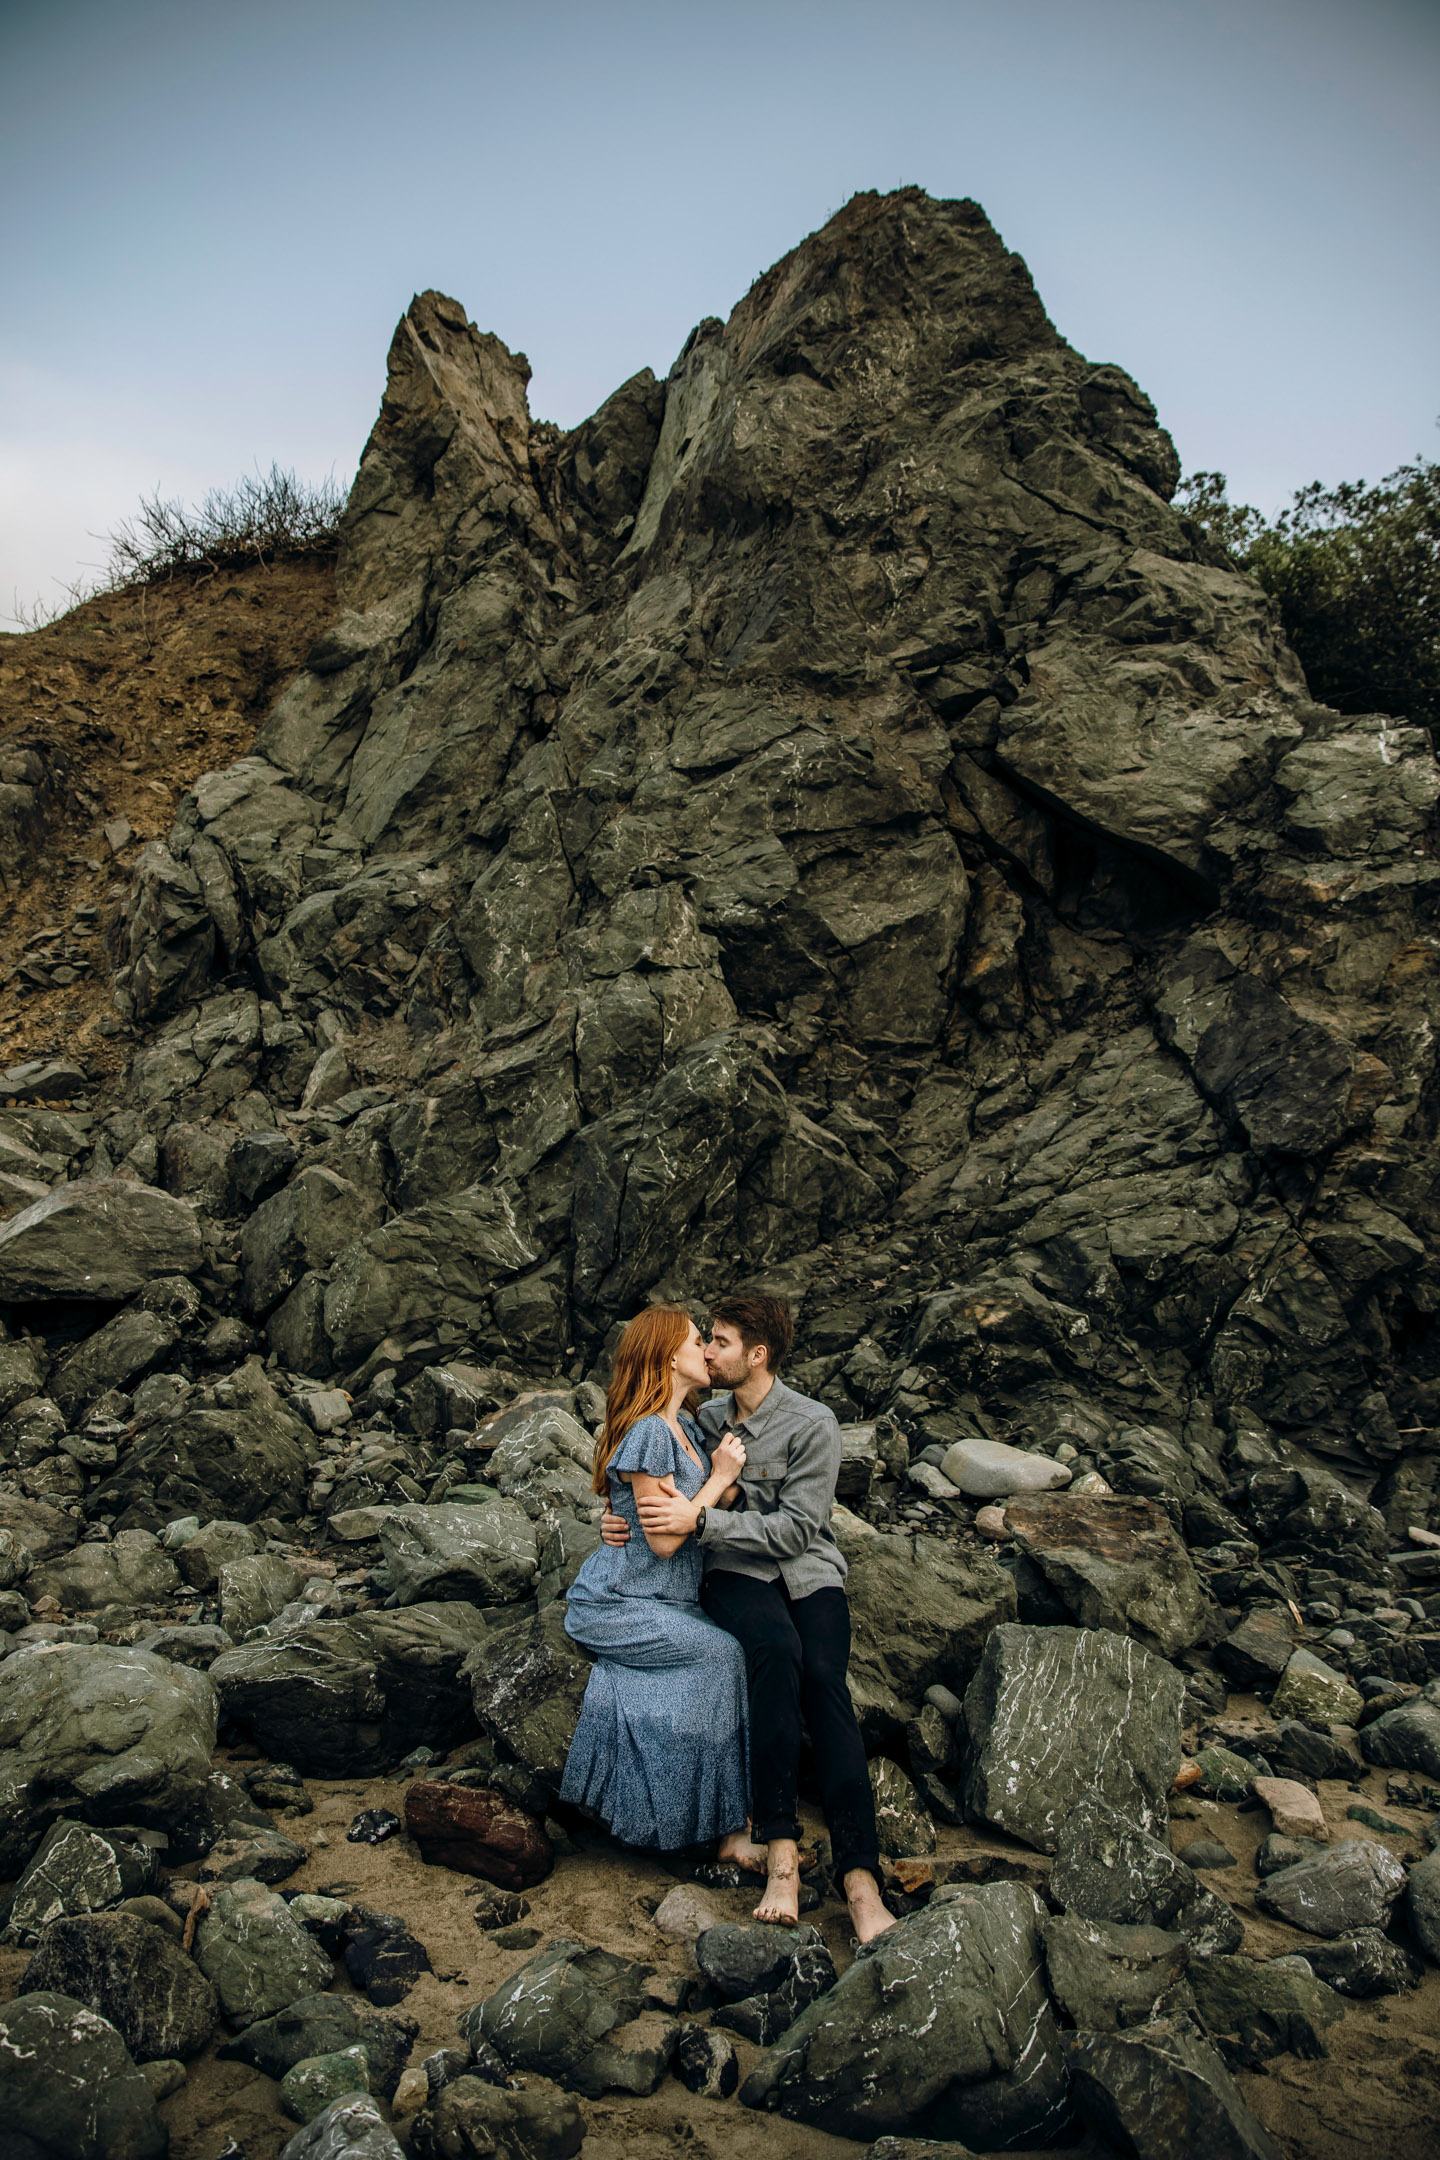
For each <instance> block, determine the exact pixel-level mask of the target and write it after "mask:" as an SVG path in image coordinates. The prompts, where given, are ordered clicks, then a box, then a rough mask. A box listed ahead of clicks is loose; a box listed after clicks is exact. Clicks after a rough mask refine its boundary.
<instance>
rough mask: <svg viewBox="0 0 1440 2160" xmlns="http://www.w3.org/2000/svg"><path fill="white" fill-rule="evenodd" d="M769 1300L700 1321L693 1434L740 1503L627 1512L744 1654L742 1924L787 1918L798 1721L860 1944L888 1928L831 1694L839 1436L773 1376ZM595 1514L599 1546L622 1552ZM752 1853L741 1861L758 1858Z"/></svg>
mask: <svg viewBox="0 0 1440 2160" xmlns="http://www.w3.org/2000/svg"><path fill="white" fill-rule="evenodd" d="M794 1335H795V1327H794V1322H793V1321H792V1319H791V1317H790V1308H789V1306H788V1305H787V1304H786V1303H785V1301H784V1300H783V1299H781V1298H770V1297H760V1296H751V1295H748V1294H745V1295H737V1296H735V1297H725V1298H721V1299H720V1300H719V1301H718V1302H717V1303H716V1305H715V1306H714V1308H713V1310H712V1313H711V1336H710V1342H709V1345H708V1347H707V1349H706V1362H707V1364H708V1365H709V1367H710V1377H711V1380H712V1381H713V1382H714V1384H715V1385H716V1386H717V1387H723V1388H726V1389H728V1390H729V1391H730V1392H729V1393H728V1394H724V1395H719V1396H716V1397H714V1398H712V1400H711V1401H710V1402H708V1403H707V1404H706V1405H705V1406H704V1408H703V1409H702V1410H701V1412H700V1422H701V1424H702V1425H703V1426H704V1428H705V1430H706V1432H707V1434H708V1435H709V1437H710V1439H711V1441H712V1443H713V1442H714V1441H716V1440H718V1439H719V1437H720V1435H721V1434H722V1433H723V1432H725V1431H727V1430H729V1431H732V1432H735V1433H737V1434H738V1435H739V1437H740V1438H741V1439H742V1440H743V1441H744V1443H745V1468H744V1470H743V1472H742V1473H741V1502H740V1505H739V1506H737V1507H735V1508H733V1509H716V1508H712V1509H710V1510H708V1511H707V1510H705V1509H703V1508H697V1507H696V1506H695V1504H694V1503H693V1502H692V1501H690V1500H687V1499H685V1497H684V1496H683V1494H680V1493H674V1494H664V1493H662V1494H659V1495H656V1496H655V1497H653V1498H651V1499H648V1500H640V1501H639V1502H637V1506H638V1509H639V1513H640V1519H641V1522H642V1524H643V1526H644V1528H645V1529H646V1530H647V1531H654V1532H659V1533H661V1534H665V1535H671V1536H673V1535H675V1534H676V1533H679V1534H681V1535H693V1536H695V1537H696V1538H698V1540H699V1542H700V1545H701V1547H702V1548H703V1550H704V1554H705V1577H704V1584H703V1587H702V1589H701V1602H702V1603H703V1604H704V1607H705V1610H706V1612H707V1613H708V1614H709V1615H710V1617H711V1619H712V1620H714V1621H715V1622H716V1623H717V1625H719V1626H720V1627H723V1628H724V1629H726V1631H727V1632H728V1633H729V1634H731V1635H733V1636H734V1637H735V1638H736V1640H737V1641H738V1642H739V1643H740V1644H741V1646H742V1647H743V1649H744V1651H745V1657H746V1663H747V1666H748V1669H749V1680H750V1758H751V1790H752V1817H751V1834H752V1836H753V1837H754V1838H755V1840H756V1841H757V1843H758V1844H762V1845H764V1846H765V1847H766V1848H767V1853H766V1872H767V1881H766V1886H765V1894H764V1896H763V1897H762V1899H761V1901H760V1903H759V1905H758V1906H757V1907H756V1918H757V1919H760V1920H779V1921H785V1922H790V1923H793V1922H794V1921H795V1920H796V1919H797V1918H798V1915H799V1896H800V1873H799V1847H798V1838H799V1832H800V1825H799V1821H798V1818H797V1815H796V1788H797V1782H798V1775H799V1763H800V1741H801V1714H802V1711H803V1714H804V1721H805V1724H806V1726H808V1728H809V1733H810V1740H811V1744H812V1746H813V1749H814V1754H815V1767H816V1772H817V1775H818V1779H819V1784H820V1795H821V1801H822V1804H823V1806H824V1809H825V1819H826V1822H827V1823H828V1824H829V1827H830V1842H831V1847H832V1851H833V1855H834V1866H835V1874H836V1878H837V1880H838V1881H839V1882H840V1883H841V1884H842V1885H843V1887H844V1891H845V1897H846V1900H847V1902H848V1904H849V1907H850V1915H851V1919H852V1921H853V1923H854V1927H855V1932H856V1934H857V1936H858V1937H859V1939H860V1940H861V1941H862V1942H868V1941H869V1940H870V1938H871V1937H872V1936H874V1935H878V1934H879V1933H880V1932H881V1930H882V1929H884V1928H887V1927H889V1926H890V1925H891V1917H890V1914H889V1913H888V1912H887V1911H886V1909H885V1906H884V1904H883V1903H882V1901H881V1897H880V1885H879V1875H880V1855H879V1849H878V1846H877V1842H876V1834H875V1803H874V1798H873V1795H872V1792H871V1787H870V1772H869V1767H868V1765H867V1763H866V1760H865V1745H864V1742H863V1741H862V1740H861V1738H860V1729H859V1727H858V1725H857V1724H856V1722H855V1711H854V1707H853V1705H852V1703H851V1701H850V1690H849V1688H848V1686H847V1685H846V1679H845V1675H846V1668H847V1666H848V1664H849V1661H850V1608H849V1606H848V1604H847V1603H846V1599H845V1589H844V1584H845V1574H846V1567H845V1561H844V1558H843V1556H842V1555H841V1552H840V1549H839V1547H838V1546H837V1544H836V1543H835V1539H834V1536H833V1534H832V1532H831V1529H830V1510H831V1508H832V1506H833V1505H834V1501H835V1481H836V1478H837V1477H838V1475H839V1471H840V1427H839V1426H838V1424H837V1423H836V1421H835V1418H834V1415H833V1413H832V1412H831V1411H829V1410H827V1409H826V1408H825V1405H824V1404H823V1403H818V1402H813V1401H812V1400H811V1399H810V1397H809V1396H808V1395H799V1394H796V1392H795V1391H794V1389H792V1388H788V1387H786V1385H785V1383H784V1381H783V1380H781V1379H779V1378H778V1377H777V1375H778V1371H779V1367H780V1366H781V1365H782V1363H783V1362H784V1359H785V1357H786V1355H787V1353H788V1351H789V1349H790V1346H791V1343H792V1342H793V1340H794ZM624 1528H625V1526H624V1524H623V1522H621V1521H620V1520H619V1519H618V1518H617V1517H614V1516H609V1515H607V1516H606V1518H605V1523H604V1525H603V1531H604V1535H605V1536H606V1537H607V1538H608V1539H609V1540H610V1542H611V1543H623V1541H624V1540H623V1536H617V1533H623V1531H624ZM758 1858H759V1855H758V1854H757V1855H756V1859H757V1860H758Z"/></svg>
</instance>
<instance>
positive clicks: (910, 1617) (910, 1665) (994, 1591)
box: [843, 1537, 1015, 1746]
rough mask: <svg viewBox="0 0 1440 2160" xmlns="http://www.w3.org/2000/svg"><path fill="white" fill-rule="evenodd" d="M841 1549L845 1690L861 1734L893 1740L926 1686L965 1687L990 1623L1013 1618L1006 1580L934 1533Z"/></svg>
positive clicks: (990, 1564)
mask: <svg viewBox="0 0 1440 2160" xmlns="http://www.w3.org/2000/svg"><path fill="white" fill-rule="evenodd" d="M843 1550H844V1553H845V1557H846V1559H847V1561H848V1562H849V1565H850V1573H849V1575H848V1576H847V1578H846V1583H845V1591H846V1597H847V1599H848V1602H849V1605H850V1618H851V1649H850V1667H849V1683H850V1693H851V1697H852V1699H853V1701H854V1704H855V1711H856V1715H857V1716H858V1718H859V1720H860V1726H861V1730H862V1732H863V1733H864V1734H865V1737H866V1740H867V1742H868V1743H869V1744H870V1745H872V1746H879V1745H882V1744H888V1743H893V1741H894V1740H896V1739H897V1738H898V1737H899V1733H900V1729H901V1728H902V1727H903V1725H904V1724H905V1723H906V1722H907V1720H909V1719H912V1718H914V1717H916V1716H918V1714H919V1711H920V1707H921V1704H922V1702H923V1700H924V1696H925V1691H926V1689H927V1688H929V1687H935V1686H945V1687H947V1688H949V1689H952V1690H958V1689H963V1688H964V1687H965V1685H966V1683H967V1682H968V1681H969V1679H970V1678H971V1676H972V1674H973V1673H974V1671H975V1667H976V1666H977V1665H978V1663H979V1662H980V1653H981V1651H982V1650H983V1649H984V1647H985V1643H986V1641H987V1639H988V1637H989V1635H990V1631H991V1629H992V1628H994V1627H996V1626H997V1625H998V1624H999V1623H1000V1622H1001V1621H1002V1620H1012V1619H1013V1618H1014V1617H1015V1589H1014V1583H1013V1581H1012V1579H1011V1578H1010V1577H1009V1576H1008V1575H1007V1574H1006V1572H1005V1570H1004V1569H1003V1568H1001V1567H999V1566H997V1564H996V1563H995V1562H994V1561H993V1560H990V1559H988V1558H987V1557H985V1556H984V1555H978V1554H977V1555H968V1554H964V1553H960V1552H957V1551H956V1550H955V1549H954V1547H952V1546H947V1545H944V1544H942V1543H941V1542H940V1540H939V1539H938V1538H928V1537H917V1538H914V1539H910V1538H898V1537H866V1538H863V1539H855V1540H853V1541H852V1540H849V1539H847V1540H846V1541H845V1544H844V1547H843ZM901 1612H903V1613H904V1615H905V1625H904V1626H903V1627H899V1626H897V1625H896V1615H897V1613H901Z"/></svg>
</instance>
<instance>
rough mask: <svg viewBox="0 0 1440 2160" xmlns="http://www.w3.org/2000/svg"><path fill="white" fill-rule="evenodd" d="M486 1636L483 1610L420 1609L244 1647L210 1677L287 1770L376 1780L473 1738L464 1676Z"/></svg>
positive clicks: (310, 1628) (324, 1624) (316, 1624)
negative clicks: (425, 1753)
mask: <svg viewBox="0 0 1440 2160" xmlns="http://www.w3.org/2000/svg"><path fill="white" fill-rule="evenodd" d="M486 1638H487V1630H486V1626H485V1621H484V1619H483V1618H482V1616H481V1614H480V1613H479V1612H478V1611H477V1610H476V1608H475V1607H474V1606H473V1605H466V1604H462V1603H460V1602H458V1601H457V1602H455V1603H450V1604H436V1605H411V1606H408V1607H407V1608H406V1609H405V1610H404V1611H403V1612H394V1613H356V1614H355V1615H354V1616H353V1618H351V1619H349V1620H313V1621H310V1622H309V1623H308V1624H307V1625H305V1626H303V1627H299V1628H296V1629H295V1630H294V1631H293V1633H289V1634H285V1635H282V1636H277V1637H274V1638H266V1637H258V1638H256V1639H255V1640H254V1641H252V1642H248V1643H241V1644H239V1645H238V1646H237V1647H236V1648H235V1649H233V1650H226V1651H224V1652H222V1654H221V1655H220V1656H219V1657H217V1658H216V1660H215V1662H214V1664H213V1665H212V1666H211V1667H210V1671H209V1675H208V1677H209V1679H210V1680H211V1682H212V1683H213V1685H214V1687H215V1689H216V1692H217V1694H218V1697H219V1701H220V1704H221V1707H222V1708H223V1709H224V1710H225V1711H226V1713H227V1715H229V1716H231V1717H233V1718H234V1719H235V1720H236V1721H237V1722H238V1723H239V1724H241V1725H243V1726H244V1727H245V1729H246V1730H247V1731H248V1732H251V1733H253V1734H254V1736H255V1738H256V1739H257V1740H258V1741H259V1742H260V1743H261V1745H262V1746H263V1747H264V1749H265V1752H266V1753H267V1755H270V1756H271V1757H273V1758H274V1760H276V1761H277V1762H288V1763H293V1764H294V1766H295V1768H296V1769H297V1770H299V1771H301V1772H303V1773H304V1774H305V1775H306V1776H307V1777H308V1776H314V1777H357V1776H359V1777H369V1776H373V1775H374V1774H375V1773H377V1772H378V1771H381V1770H385V1769H388V1768H390V1767H391V1766H392V1765H393V1764H395V1763H397V1762H398V1761H399V1760H400V1759H401V1757H402V1756H404V1755H408V1754H409V1752H410V1750H411V1749H412V1748H415V1747H430V1748H435V1749H437V1750H443V1749H445V1748H448V1747H451V1746H453V1744H454V1743H455V1741H457V1740H459V1739H461V1738H463V1737H464V1736H465V1735H466V1734H467V1733H469V1732H473V1731H474V1729H475V1728H474V1722H473V1712H472V1708H471V1700H470V1687H469V1683H468V1679H467V1677H466V1673H465V1669H464V1668H465V1661H466V1659H467V1658H468V1657H469V1656H470V1654H471V1652H472V1651H473V1650H475V1648H476V1646H477V1644H484V1643H485V1641H486Z"/></svg>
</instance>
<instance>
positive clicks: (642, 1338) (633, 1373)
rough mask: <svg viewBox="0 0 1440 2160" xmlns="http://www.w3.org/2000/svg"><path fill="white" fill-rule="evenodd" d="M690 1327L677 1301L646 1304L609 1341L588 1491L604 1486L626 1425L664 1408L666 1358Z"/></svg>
mask: <svg viewBox="0 0 1440 2160" xmlns="http://www.w3.org/2000/svg"><path fill="white" fill-rule="evenodd" d="M689 1332H690V1315H689V1313H687V1312H682V1311H681V1310H680V1307H679V1306H678V1305H650V1306H647V1307H646V1309H645V1311H644V1312H642V1313H637V1314H636V1315H635V1318H634V1319H633V1320H632V1321H631V1322H630V1325H629V1326H628V1327H627V1328H626V1330H625V1332H624V1334H623V1335H622V1336H621V1337H620V1340H619V1342H618V1343H617V1344H616V1346H615V1364H614V1368H613V1370H612V1371H611V1374H610V1385H609V1387H608V1388H607V1389H606V1390H605V1423H604V1424H603V1425H602V1426H601V1428H600V1437H599V1439H598V1440H597V1441H596V1443H595V1471H594V1475H593V1476H592V1478H591V1480H590V1484H591V1487H592V1490H594V1491H595V1492H597V1493H603V1492H606V1491H608V1489H609V1485H608V1480H607V1478H606V1474H605V1473H606V1471H607V1469H608V1467H609V1463H610V1458H611V1456H612V1455H613V1454H614V1453H615V1450H616V1448H618V1447H619V1445H620V1443H621V1441H622V1440H623V1439H624V1437H625V1435H626V1433H627V1432H629V1430H630V1427H631V1426H632V1425H633V1424H635V1423H636V1421H637V1420H638V1419H640V1418H642V1417H649V1416H650V1415H651V1413H652V1412H654V1411H656V1410H665V1409H668V1407H669V1404H670V1390H671V1388H672V1387H673V1386H674V1376H673V1374H672V1373H671V1369H670V1360H671V1359H672V1358H673V1357H674V1355H675V1353H676V1351H677V1350H678V1349H679V1348H680V1346H681V1344H682V1343H683V1342H684V1340H685V1338H686V1336H687V1335H688V1334H689Z"/></svg>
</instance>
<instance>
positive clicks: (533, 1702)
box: [463, 1606, 591, 1786]
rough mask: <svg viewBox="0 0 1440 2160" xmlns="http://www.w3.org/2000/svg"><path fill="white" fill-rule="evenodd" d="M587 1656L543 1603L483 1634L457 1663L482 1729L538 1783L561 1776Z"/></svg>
mask: <svg viewBox="0 0 1440 2160" xmlns="http://www.w3.org/2000/svg"><path fill="white" fill-rule="evenodd" d="M590 1663H591V1661H590V1659H589V1658H587V1657H586V1656H585V1654H584V1652H583V1651H581V1650H579V1649H578V1648H577V1647H576V1645H575V1644H574V1643H572V1642H571V1640H570V1638H569V1636H568V1635H567V1634H566V1633H565V1625H564V1615H563V1613H562V1612H561V1611H560V1610H559V1609H558V1608H557V1607H555V1606H549V1607H547V1609H546V1610H545V1611H544V1612H543V1613H541V1615H540V1616H539V1618H538V1619H536V1620H531V1621H522V1622H521V1623H519V1624H518V1625H517V1626H515V1627H509V1628H504V1629H501V1630H498V1631H495V1632H491V1633H487V1634H485V1635H484V1636H483V1638H482V1639H481V1640H480V1641H479V1644H478V1647H477V1648H475V1649H474V1650H473V1651H472V1653H471V1654H470V1656H469V1658H468V1659H467V1660H466V1663H465V1665H464V1668H463V1670H464V1672H465V1674H466V1676H467V1677H468V1679H469V1682H470V1689H471V1699H472V1702H473V1704H474V1709H475V1716H476V1718H477V1719H478V1721H479V1724H480V1728H481V1730H482V1732H486V1733H489V1734H490V1736H491V1737H492V1738H493V1739H494V1740H496V1741H498V1742H499V1743H500V1745H501V1746H502V1747H504V1748H505V1749H506V1750H507V1751H508V1752H509V1754H510V1755H512V1756H513V1757H514V1759H515V1761H516V1762H518V1763H521V1764H523V1765H524V1767H525V1768H526V1769H527V1770H528V1771H529V1772H530V1773H531V1775H532V1776H534V1777H536V1778H538V1779H539V1780H540V1782H541V1783H542V1784H543V1785H549V1786H558V1785H559V1783H560V1780H561V1778H562V1777H563V1776H564V1773H565V1758H566V1756H567V1755H568V1754H569V1752H570V1743H571V1741H572V1740H573V1739H574V1737H575V1726H576V1723H577V1721H578V1719H579V1716H580V1705H581V1703H582V1701H583V1700H584V1697H585V1689H586V1685H587V1683H588V1681H589V1678H590Z"/></svg>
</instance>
